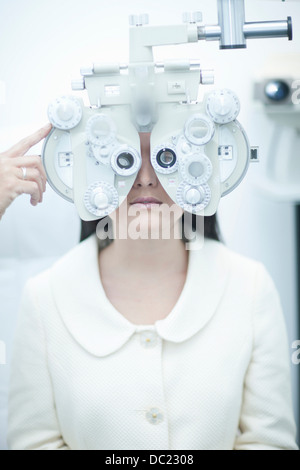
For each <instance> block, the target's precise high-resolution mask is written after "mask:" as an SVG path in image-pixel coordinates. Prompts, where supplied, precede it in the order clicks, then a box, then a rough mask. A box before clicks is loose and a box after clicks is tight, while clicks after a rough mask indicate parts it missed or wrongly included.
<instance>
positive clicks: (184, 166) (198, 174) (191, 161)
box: [180, 154, 213, 186]
mask: <svg viewBox="0 0 300 470" xmlns="http://www.w3.org/2000/svg"><path fill="white" fill-rule="evenodd" d="M180 172H181V175H182V178H183V179H184V181H186V182H187V183H189V184H191V185H192V186H200V185H202V184H205V183H207V182H208V180H209V179H210V178H211V175H212V173H213V166H212V163H211V161H210V159H209V158H208V157H207V156H206V155H204V154H200V155H197V154H195V155H189V156H188V157H186V158H182V159H181V161H180Z"/></svg>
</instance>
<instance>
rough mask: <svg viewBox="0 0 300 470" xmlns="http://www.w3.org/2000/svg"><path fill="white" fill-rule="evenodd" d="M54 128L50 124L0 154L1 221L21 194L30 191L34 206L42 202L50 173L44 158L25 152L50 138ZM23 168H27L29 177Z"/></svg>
mask: <svg viewBox="0 0 300 470" xmlns="http://www.w3.org/2000/svg"><path fill="white" fill-rule="evenodd" d="M51 128H52V126H51V124H47V126H45V127H43V128H42V129H40V130H39V131H37V132H35V133H34V134H32V135H31V136H29V137H26V138H25V139H23V140H21V142H19V143H18V144H16V145H14V146H13V147H12V148H11V149H9V150H7V151H6V152H3V153H0V220H1V218H2V216H3V214H4V212H5V211H6V209H7V208H8V206H10V204H11V203H12V202H13V201H14V200H15V199H16V197H18V196H20V195H21V194H30V195H31V200H30V202H31V204H32V205H33V206H37V205H38V203H40V202H42V200H43V193H44V192H45V191H46V183H47V176H46V173H45V170H44V168H43V165H42V160H41V157H40V156H38V155H34V156H24V155H25V154H26V153H27V152H28V151H29V150H30V148H31V147H33V146H34V145H35V144H37V143H38V142H40V141H41V140H42V139H44V138H45V137H47V135H48V134H49V133H50V131H51ZM23 168H24V169H26V170H25V171H26V179H24V172H23Z"/></svg>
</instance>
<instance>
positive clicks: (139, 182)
mask: <svg viewBox="0 0 300 470" xmlns="http://www.w3.org/2000/svg"><path fill="white" fill-rule="evenodd" d="M150 135H151V134H142V133H141V134H140V140H141V153H142V166H141V169H140V171H139V173H138V175H137V177H136V180H135V183H134V187H135V188H140V187H147V186H151V187H156V186H158V184H159V181H158V178H157V176H156V173H155V171H154V168H153V166H152V163H151V160H150V153H151V145H150Z"/></svg>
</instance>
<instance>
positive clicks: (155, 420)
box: [146, 408, 164, 424]
mask: <svg viewBox="0 0 300 470" xmlns="http://www.w3.org/2000/svg"><path fill="white" fill-rule="evenodd" d="M146 419H147V420H148V421H149V423H151V424H159V423H161V422H162V421H163V420H164V415H163V413H162V412H161V411H160V410H159V409H158V408H150V410H148V411H147V412H146Z"/></svg>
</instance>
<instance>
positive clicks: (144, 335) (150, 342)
mask: <svg viewBox="0 0 300 470" xmlns="http://www.w3.org/2000/svg"><path fill="white" fill-rule="evenodd" d="M140 340H141V345H142V346H143V347H144V348H154V347H155V346H156V345H157V334H156V333H155V332H153V331H142V332H141V333H140Z"/></svg>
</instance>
